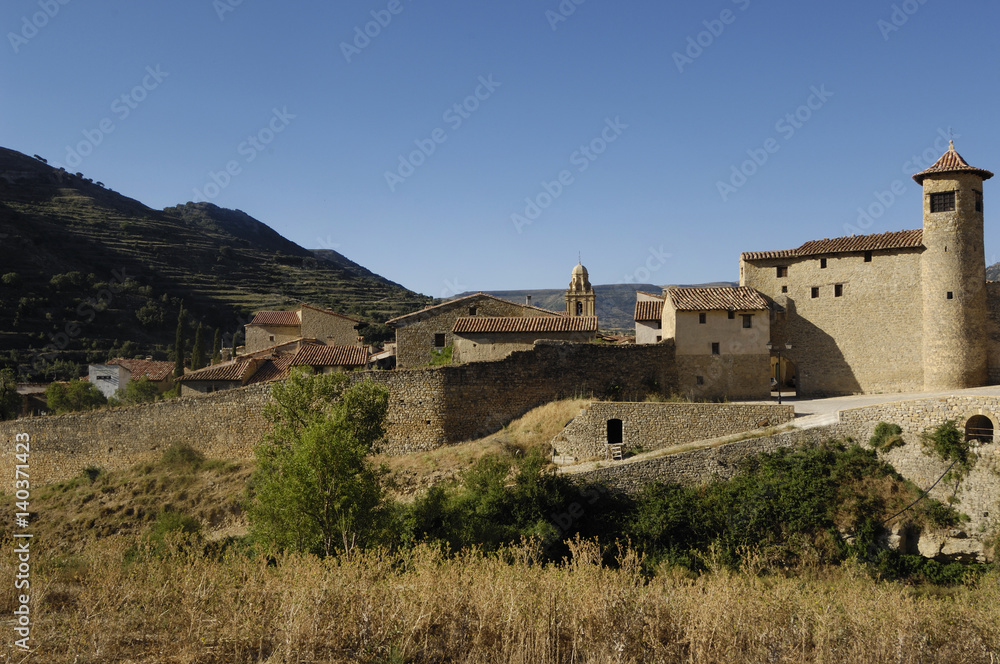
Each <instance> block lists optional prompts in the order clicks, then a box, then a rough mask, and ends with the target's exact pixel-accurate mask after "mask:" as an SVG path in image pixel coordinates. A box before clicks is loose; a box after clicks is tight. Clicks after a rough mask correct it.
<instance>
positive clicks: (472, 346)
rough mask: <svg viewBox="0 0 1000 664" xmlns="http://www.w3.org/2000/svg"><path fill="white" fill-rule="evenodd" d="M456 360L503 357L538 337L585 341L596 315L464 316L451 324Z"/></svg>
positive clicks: (592, 330) (590, 337) (593, 334)
mask: <svg viewBox="0 0 1000 664" xmlns="http://www.w3.org/2000/svg"><path fill="white" fill-rule="evenodd" d="M452 335H453V339H454V350H453V352H452V359H453V361H455V362H485V361H490V360H502V359H503V358H505V357H507V356H508V355H510V354H511V353H513V352H514V351H516V350H527V349H529V348H531V347H532V346H534V345H535V342H537V341H540V340H543V339H545V340H550V341H576V342H580V343H587V342H590V341H593V340H594V338H595V337H596V336H597V316H463V317H461V318H459V319H458V320H456V321H455V326H454V327H453V328H452Z"/></svg>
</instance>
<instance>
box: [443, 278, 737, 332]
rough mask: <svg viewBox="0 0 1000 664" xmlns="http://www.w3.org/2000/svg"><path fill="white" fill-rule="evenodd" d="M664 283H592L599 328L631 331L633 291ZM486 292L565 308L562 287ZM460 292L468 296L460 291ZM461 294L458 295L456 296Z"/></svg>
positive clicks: (727, 283) (654, 289) (724, 283)
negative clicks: (528, 298) (529, 297)
mask: <svg viewBox="0 0 1000 664" xmlns="http://www.w3.org/2000/svg"><path fill="white" fill-rule="evenodd" d="M696 285H698V286H738V285H739V284H737V283H736V282H731V281H716V282H713V283H710V284H696ZM663 289H664V286H655V285H653V284H604V285H596V284H595V285H594V293H595V294H596V295H597V320H598V324H599V325H600V326H601V330H603V331H608V332H612V331H628V332H633V331H635V318H634V316H635V292H636V291H646V292H647V293H656V294H660V293H662V292H663ZM486 292H488V293H489V294H490V295H495V296H497V297H502V298H504V299H505V300H512V301H514V302H524V301H525V297H526V296H528V295H530V296H531V303H532V304H533V305H535V306H536V307H542V308H543V309H551V310H552V311H565V310H566V300H565V294H566V291H565V289H555V288H549V289H542V290H506V291H486ZM462 295H468V293H463V294H462ZM459 297H461V296H459Z"/></svg>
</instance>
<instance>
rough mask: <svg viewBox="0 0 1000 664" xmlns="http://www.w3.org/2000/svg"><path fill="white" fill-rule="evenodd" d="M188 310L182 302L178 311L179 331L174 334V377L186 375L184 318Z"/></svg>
mask: <svg viewBox="0 0 1000 664" xmlns="http://www.w3.org/2000/svg"><path fill="white" fill-rule="evenodd" d="M186 317H187V312H186V311H184V304H183V303H181V308H180V311H179V312H178V313H177V333H176V334H175V335H174V377H175V378H177V377H178V376H183V375H184V319H185V318H186Z"/></svg>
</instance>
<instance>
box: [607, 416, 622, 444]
mask: <svg viewBox="0 0 1000 664" xmlns="http://www.w3.org/2000/svg"><path fill="white" fill-rule="evenodd" d="M607 434H608V445H621V444H622V421H621V420H619V419H611V420H608V429H607Z"/></svg>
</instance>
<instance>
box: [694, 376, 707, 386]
mask: <svg viewBox="0 0 1000 664" xmlns="http://www.w3.org/2000/svg"><path fill="white" fill-rule="evenodd" d="M694 383H695V385H704V384H705V377H704V376H695V377H694Z"/></svg>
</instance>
